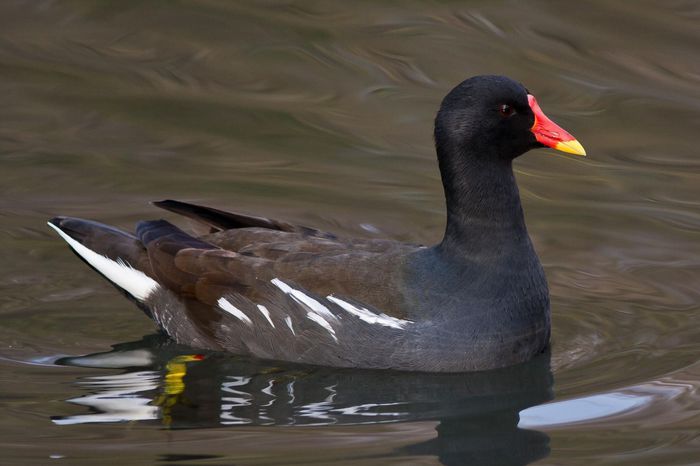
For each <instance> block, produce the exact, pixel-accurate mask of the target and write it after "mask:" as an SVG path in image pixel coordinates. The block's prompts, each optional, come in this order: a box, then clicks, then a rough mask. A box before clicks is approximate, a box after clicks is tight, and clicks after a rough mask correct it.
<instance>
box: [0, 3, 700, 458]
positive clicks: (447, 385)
mask: <svg viewBox="0 0 700 466" xmlns="http://www.w3.org/2000/svg"><path fill="white" fill-rule="evenodd" d="M698 20H700V6H698V4H697V3H696V2H687V1H674V2H666V1H658V0H657V1H643V2H634V3H631V2H630V3H627V4H621V3H615V4H613V3H611V2H603V1H584V2H576V3H571V4H569V5H566V6H563V4H562V3H561V2H551V1H531V2H512V1H504V2H480V1H472V2H418V1H414V2H402V3H401V4H398V3H395V2H374V1H373V2H369V1H367V2H335V3H330V2H327V3H321V2H296V1H290V2H236V3H231V2H223V1H206V2H188V1H180V2H138V1H128V2H88V1H79V0H74V1H67V2H52V1H37V2H21V1H15V2H4V3H2V5H0V30H1V31H2V32H1V33H0V70H1V72H0V90H1V91H2V95H3V99H2V103H0V115H1V116H0V164H1V166H2V169H1V170H0V193H1V195H0V257H2V258H3V266H2V268H0V290H1V291H0V322H1V325H0V367H1V368H2V370H1V371H0V393H1V394H2V398H1V399H0V407H1V408H2V412H3V416H2V417H0V433H1V434H2V435H0V449H2V451H3V458H4V459H5V461H8V462H9V463H10V464H47V462H49V461H51V458H53V459H54V460H56V461H63V462H65V463H70V464H94V462H96V461H98V460H100V459H103V458H104V457H105V455H119V457H120V458H121V459H123V461H124V462H126V461H129V462H131V463H133V464H153V463H168V462H173V463H175V464H231V463H235V464H280V463H286V464H366V465H375V464H376V465H379V464H400V463H403V464H405V463H408V464H470V462H471V464H528V463H533V462H534V464H557V465H563V464H566V465H575V464H581V465H584V464H585V465H588V464H616V465H619V464H630V465H647V464H648V465H658V464H678V465H680V464H697V462H698V458H700V440H699V437H698V431H699V428H700V395H698V386H700V364H699V363H698V361H699V360H700V305H699V304H698V303H699V302H700V288H699V287H698V276H699V273H700V233H699V231H700V202H699V201H698V199H699V198H700V196H699V195H700V170H699V169H700V159H699V158H698V150H697V142H696V137H695V133H696V132H697V128H698V124H699V123H700V61H699V60H698V59H697V51H698V48H699V47H700V29H698V27H697V24H698ZM484 73H498V74H505V75H508V76H511V77H513V78H516V79H518V80H520V81H522V82H523V83H525V85H526V86H527V87H528V88H529V90H530V91H531V92H533V93H534V94H535V95H536V96H537V98H538V101H539V103H540V104H541V106H542V107H543V109H544V110H545V112H547V114H548V115H550V116H551V117H552V118H553V119H554V120H555V121H557V122H558V123H560V124H561V125H562V126H563V127H565V128H567V129H569V130H570V131H571V132H572V133H573V134H574V135H576V137H577V138H578V139H579V140H580V141H581V142H582V143H583V144H584V146H585V147H586V150H587V151H588V154H589V157H587V158H586V159H581V158H574V157H566V156H555V155H554V154H553V153H552V152H548V151H544V150H542V151H534V152H531V153H529V154H528V155H526V156H525V157H522V158H521V159H519V160H518V161H517V162H516V171H517V176H518V181H519V185H520V189H521V194H522V197H523V202H524V206H525V210H526V216H527V221H528V226H529V229H530V233H531V235H532V237H533V241H534V242H535V245H536V248H537V250H538V252H539V254H540V257H541V258H542V261H543V264H544V267H545V270H546V273H547V276H548V279H549V283H550V288H551V294H552V312H553V326H554V328H553V342H554V345H553V349H552V353H551V355H545V357H543V358H540V359H538V360H535V361H533V362H532V363H529V364H526V365H524V366H520V367H517V368H511V369H507V370H501V371H495V372H490V373H484V374H467V375H451V376H426V375H420V374H397V373H377V372H366V371H335V370H329V369H320V368H310V367H288V366H284V367H282V366H279V365H274V364H271V363H261V362H251V361H247V360H245V359H240V358H226V357H222V356H221V355H205V356H206V357H205V358H204V359H203V360H192V361H189V360H187V358H184V357H183V355H190V354H193V353H192V350H190V349H188V348H183V347H178V346H175V345H172V344H171V343H169V342H167V340H163V339H162V338H160V337H158V336H155V335H154V331H155V329H154V327H153V325H152V324H151V323H150V322H149V321H148V320H147V319H146V318H144V317H143V315H142V314H141V313H140V312H138V310H137V309H135V308H134V307H133V306H132V305H131V304H130V303H129V302H127V301H126V300H124V299H123V298H122V297H121V296H120V295H119V294H118V293H116V292H115V291H114V289H113V288H112V287H110V286H109V285H107V284H106V283H105V282H104V281H103V280H101V279H100V278H99V277H97V276H96V275H95V274H94V272H92V271H91V270H90V269H88V268H87V267H85V266H84V264H82V263H81V262H80V261H78V260H76V259H75V258H74V257H73V256H72V255H71V254H70V253H69V252H68V250H67V249H66V247H65V246H64V245H63V244H62V242H61V241H60V240H59V238H57V237H56V235H55V234H53V232H51V231H49V230H48V229H47V227H46V226H45V221H46V219H47V218H49V217H50V216H53V215H56V214H65V215H73V216H81V217H87V218H93V219H97V220H100V221H103V222H106V223H111V224H115V225H118V226H121V227H123V228H127V229H129V228H131V227H132V226H133V224H134V222H135V221H137V220H138V219H142V218H159V217H161V216H165V217H167V218H170V219H173V220H174V217H170V216H169V214H166V213H163V212H158V211H157V210H156V209H155V208H154V207H151V206H150V205H149V204H148V202H149V201H151V200H155V199H162V198H178V199H185V200H191V201H197V202H201V203H206V204H210V205H214V206H219V207H222V208H232V209H238V210H241V211H244V212H250V213H257V214H260V215H266V216H271V217H279V218H282V219H285V220H288V221H292V222H296V223H301V224H307V225H310V226H314V227H317V228H321V229H329V230H333V231H335V232H339V233H342V234H350V235H357V236H368V237H380V236H381V237H390V238H395V239H400V240H406V241H414V242H421V243H431V242H433V241H436V240H437V239H439V237H440V235H441V233H442V229H443V222H444V217H443V216H444V213H443V199H442V191H441V186H440V182H439V176H438V172H437V166H436V163H435V156H434V152H433V148H432V140H431V132H432V121H433V117H434V114H435V111H436V109H437V107H438V105H439V102H440V99H441V98H442V96H443V95H444V94H445V93H446V92H447V91H448V90H449V89H450V88H451V87H453V86H454V85H455V84H456V83H458V82H459V81H461V80H462V79H464V78H466V77H468V76H471V75H474V74H484ZM177 222H178V224H179V225H181V226H183V227H186V228H190V227H191V225H189V224H188V223H187V222H186V221H182V220H181V219H177ZM87 355H91V356H87ZM81 356H84V357H81ZM173 374H176V375H177V374H181V376H175V377H173V376H172V375H173ZM168 375H169V376H170V377H167V376H168ZM290 387H291V388H290Z"/></svg>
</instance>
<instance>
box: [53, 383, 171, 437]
mask: <svg viewBox="0 0 700 466" xmlns="http://www.w3.org/2000/svg"><path fill="white" fill-rule="evenodd" d="M161 379H162V376H161V374H159V373H158V372H155V371H139V372H130V373H126V374H117V375H105V376H100V377H90V378H89V380H88V381H87V382H85V386H86V387H88V388H91V389H93V390H95V393H92V394H89V395H84V396H80V397H77V398H71V399H70V400H67V401H68V402H69V403H73V404H77V405H81V406H87V407H90V408H92V409H95V410H96V411H98V412H97V413H92V414H78V415H73V416H65V417H62V418H56V419H53V423H54V424H58V425H72V424H86V423H93V422H97V423H105V422H125V421H148V420H152V419H158V418H159V417H160V407H158V406H150V405H149V403H151V402H152V401H153V400H152V399H151V398H148V397H145V396H141V395H138V394H139V393H141V392H148V391H151V390H155V389H157V388H158V386H159V384H160V382H161Z"/></svg>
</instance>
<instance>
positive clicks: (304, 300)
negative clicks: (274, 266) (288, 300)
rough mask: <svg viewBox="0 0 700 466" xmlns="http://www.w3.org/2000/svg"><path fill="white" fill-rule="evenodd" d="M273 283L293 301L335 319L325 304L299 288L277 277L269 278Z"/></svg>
mask: <svg viewBox="0 0 700 466" xmlns="http://www.w3.org/2000/svg"><path fill="white" fill-rule="evenodd" d="M270 281H271V282H272V284H273V285H275V286H276V287H277V288H279V289H280V290H282V291H283V292H285V293H286V294H288V295H289V296H291V297H292V298H294V300H295V301H297V302H299V303H301V304H304V305H306V306H307V307H309V308H311V309H312V310H313V311H314V312H316V313H317V314H320V315H322V316H324V317H326V318H328V319H334V320H335V319H337V317H336V316H335V314H333V313H332V312H331V311H330V310H328V308H327V307H326V306H324V305H323V304H321V303H319V302H318V301H316V300H315V299H313V298H312V297H311V296H308V295H306V294H304V293H302V292H301V291H299V290H295V289H294V288H292V287H291V286H289V285H287V284H286V283H284V282H283V281H282V280H280V279H279V278H273V279H272V280H270Z"/></svg>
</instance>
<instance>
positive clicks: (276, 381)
mask: <svg viewBox="0 0 700 466" xmlns="http://www.w3.org/2000/svg"><path fill="white" fill-rule="evenodd" d="M57 364H60V365H70V366H80V367H93V368H111V369H120V370H121V372H120V373H119V374H109V375H99V376H89V377H84V378H81V379H80V380H78V382H77V385H78V386H80V387H81V388H83V389H84V390H86V391H87V392H88V394H85V395H82V396H78V397H75V398H71V399H69V400H67V401H68V402H69V403H72V404H76V405H81V406H85V407H88V408H90V410H91V412H90V413H85V414H75V415H70V416H62V417H55V418H54V419H53V422H54V423H56V424H60V425H66V424H82V423H104V422H124V421H140V422H144V421H145V422H158V423H161V424H162V425H163V426H165V427H168V428H171V429H182V428H210V427H217V426H219V427H221V426H233V425H343V424H376V423H387V422H407V421H425V420H437V421H439V425H438V427H437V429H436V430H437V435H436V437H435V438H434V439H432V440H429V441H426V442H422V443H418V444H414V445H409V446H407V447H403V448H402V449H401V451H400V452H397V453H404V454H410V455H432V456H437V457H438V458H439V459H440V460H441V461H442V463H443V464H499V465H501V464H505V465H511V464H512V465H519V464H520V465H522V464H528V463H530V462H532V461H535V460H537V459H539V458H542V457H545V456H547V454H548V453H549V438H548V437H547V435H546V434H544V433H542V432H538V431H533V430H526V429H522V428H519V427H518V421H519V412H520V411H522V410H523V409H526V408H528V407H530V406H533V405H536V404H541V403H543V402H546V401H548V400H550V399H551V398H552V375H551V371H550V367H549V354H542V355H540V356H539V357H537V358H535V359H534V360H532V361H530V362H528V363H525V364H521V365H518V366H514V367H509V368H505V369H499V370H494V371H488V372H476V373H467V374H425V373H403V372H391V371H368V370H349V369H330V368H321V367H309V366H295V365H290V364H287V363H285V364H279V365H276V364H274V363H270V362H261V361H256V360H251V359H247V358H241V357H236V356H231V355H225V354H219V353H210V354H206V355H200V354H193V353H192V349H191V348H187V347H182V346H179V345H176V344H174V343H172V342H171V341H170V340H168V339H167V338H165V337H162V336H160V335H151V336H147V337H145V338H143V339H142V340H140V341H138V342H131V343H123V344H119V345H115V346H114V348H113V350H112V351H109V352H105V353H96V354H91V355H87V356H78V357H68V358H62V359H60V360H58V361H57Z"/></svg>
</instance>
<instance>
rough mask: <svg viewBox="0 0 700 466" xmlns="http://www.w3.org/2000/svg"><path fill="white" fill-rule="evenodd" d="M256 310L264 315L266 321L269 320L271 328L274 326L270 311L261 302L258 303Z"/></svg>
mask: <svg viewBox="0 0 700 466" xmlns="http://www.w3.org/2000/svg"><path fill="white" fill-rule="evenodd" d="M258 310H259V311H260V313H261V314H262V315H264V316H265V318H266V319H267V321H268V322H270V325H272V328H275V324H274V323H273V322H272V319H271V318H270V311H268V310H267V308H266V307H265V306H263V305H262V304H258Z"/></svg>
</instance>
